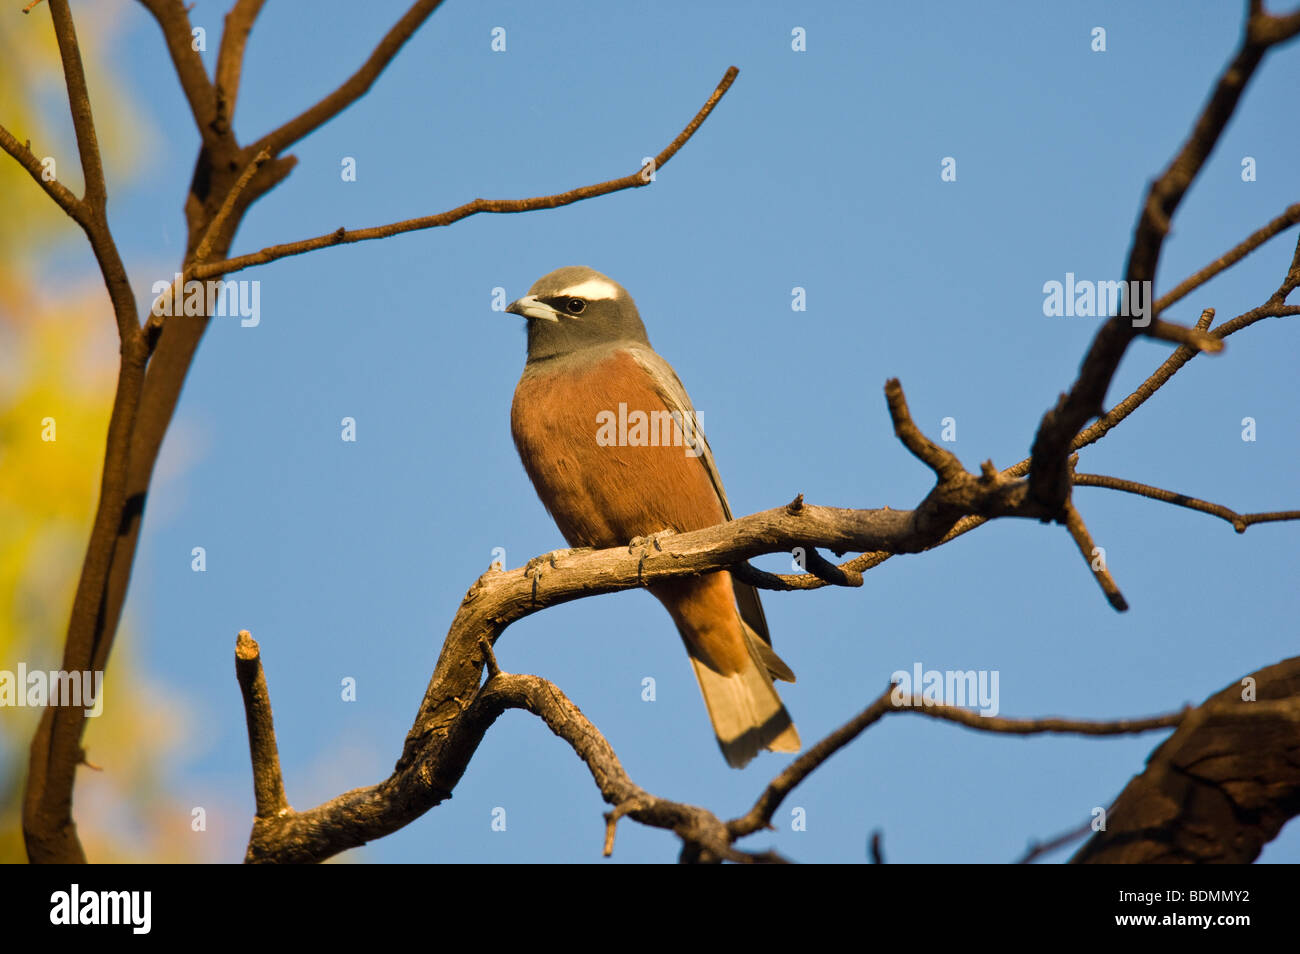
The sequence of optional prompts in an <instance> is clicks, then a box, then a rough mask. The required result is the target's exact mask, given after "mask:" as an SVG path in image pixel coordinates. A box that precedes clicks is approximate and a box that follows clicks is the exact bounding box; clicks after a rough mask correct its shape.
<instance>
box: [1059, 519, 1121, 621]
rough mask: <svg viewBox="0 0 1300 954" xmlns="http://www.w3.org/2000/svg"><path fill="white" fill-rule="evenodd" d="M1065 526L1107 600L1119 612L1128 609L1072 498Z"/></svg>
mask: <svg viewBox="0 0 1300 954" xmlns="http://www.w3.org/2000/svg"><path fill="white" fill-rule="evenodd" d="M1065 527H1066V529H1067V530H1069V531H1070V538H1071V539H1073V540H1074V545H1075V546H1077V547H1078V548H1079V553H1080V555H1081V556H1082V557H1083V562H1084V563H1086V564H1088V568H1089V569H1090V570H1092V574H1093V578H1094V579H1096V581H1097V585H1098V586H1100V587H1101V591H1102V592H1103V593H1105V594H1106V601H1107V602H1108V603H1110V605H1111V606H1113V607H1114V608H1115V609H1116V610H1117V611H1118V612H1120V613H1123V612H1124V611H1126V610H1127V609H1128V600H1126V599H1124V594H1123V593H1121V592H1120V591H1119V584H1117V583H1116V582H1115V578H1114V577H1113V576H1111V574H1110V570H1109V569H1108V568H1107V567H1106V561H1105V560H1101V559H1099V554H1098V550H1097V547H1096V546H1095V545H1094V544H1093V542H1092V534H1091V533H1089V532H1088V526H1087V524H1085V523H1084V522H1083V517H1082V515H1081V514H1080V513H1079V511H1078V509H1077V508H1076V507H1075V506H1074V503H1073V501H1070V500H1067V501H1066V502H1065Z"/></svg>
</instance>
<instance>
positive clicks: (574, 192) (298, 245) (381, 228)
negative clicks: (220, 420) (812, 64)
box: [194, 66, 739, 279]
mask: <svg viewBox="0 0 1300 954" xmlns="http://www.w3.org/2000/svg"><path fill="white" fill-rule="evenodd" d="M738 73H739V70H737V69H736V67H734V66H733V67H731V68H730V69H728V70H727V73H726V75H725V76H723V78H722V81H721V82H719V83H718V86H717V88H716V89H715V90H714V91H713V94H712V95H711V96H709V99H708V101H707V102H705V104H704V105H703V106H702V107H701V108H700V111H699V112H698V113H696V114H695V118H694V119H692V120H691V121H690V122H689V123H688V124H687V125H686V128H685V129H683V130H682V131H681V133H679V134H678V135H677V138H675V139H674V140H673V141H672V142H671V143H669V144H668V145H667V146H666V147H665V148H664V150H663V151H662V152H660V153H659V155H658V156H656V157H655V160H654V163H655V165H654V167H655V168H656V169H662V168H663V167H664V166H665V165H666V164H667V163H668V161H669V160H670V159H672V157H673V156H674V155H676V153H677V151H678V150H679V149H681V147H682V146H684V145H685V144H686V142H687V141H688V140H689V139H690V138H691V136H693V135H694V134H695V131H696V130H697V129H698V128H699V127H700V124H701V123H702V122H704V120H705V119H707V118H708V115H709V113H711V112H712V111H713V107H714V106H716V105H717V103H718V100H720V99H721V98H722V97H723V95H724V94H725V93H726V92H727V90H728V89H729V88H730V87H731V84H732V83H733V82H734V81H735V79H736V76H737V75H738ZM266 143H267V139H263V140H261V142H260V143H259V144H258V145H262V146H264V147H265V144H266ZM643 168H644V167H643ZM649 183H650V180H649V179H648V178H646V177H644V176H643V175H642V171H641V170H638V171H636V172H634V173H631V174H630V175H626V176H622V177H620V178H618V179H610V180H609V181H607V182H600V183H597V184H595V185H588V186H580V187H579V188H576V189H570V190H569V191H568V192H561V193H558V194H556V195H544V196H536V197H534V198H531V199H475V200H474V201H472V202H467V203H465V204H464V205H461V206H457V207H456V208H454V209H451V210H449V211H447V212H440V213H438V214H436V215H425V216H421V217H419V218H415V219H407V220H405V221H402V222H392V223H389V224H388V225H378V226H373V227H370V228H362V229H350V230H349V229H344V228H339V229H335V230H334V231H333V232H328V233H326V234H324V235H318V236H316V237H315V238H309V239H302V240H300V241H297V242H285V243H283V244H281V245H271V246H268V247H266V248H264V249H262V250H261V251H258V252H251V253H249V254H247V255H238V256H235V257H234V258H228V259H225V260H223V261H220V262H211V263H208V264H206V265H201V266H198V267H197V268H195V270H194V277H195V278H196V279H203V278H207V277H208V276H209V275H217V274H229V273H231V272H237V271H241V270H242V269H245V268H251V267H252V266H254V265H265V264H266V263H268V262H273V261H276V260H277V259H281V258H287V257H288V256H290V255H301V254H303V253H304V252H313V251H316V250H317V249H322V248H329V247H330V246H334V245H346V244H351V243H353V242H365V241H369V240H371V239H380V238H388V237H389V236H393V235H400V234H402V233H403V232H415V231H419V230H422V229H431V228H440V227H442V226H447V225H451V224H452V223H453V222H459V221H460V220H461V219H465V218H469V217H470V216H471V215H478V214H479V213H481V212H490V213H494V214H498V213H499V214H508V213H515V212H534V211H537V210H539V209H555V208H559V207H560V206H563V205H572V204H573V203H575V202H581V201H583V200H584V199H593V198H595V197H597V196H602V195H608V194H609V193H611V192H619V191H621V190H623V189H640V188H642V187H644V186H646V185H649Z"/></svg>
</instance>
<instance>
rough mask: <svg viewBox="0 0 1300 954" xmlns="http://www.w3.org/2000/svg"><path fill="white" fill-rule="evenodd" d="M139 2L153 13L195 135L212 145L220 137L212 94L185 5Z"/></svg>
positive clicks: (153, 0) (159, 0)
mask: <svg viewBox="0 0 1300 954" xmlns="http://www.w3.org/2000/svg"><path fill="white" fill-rule="evenodd" d="M140 3H141V5H142V6H143V7H144V8H145V9H146V10H148V11H149V12H150V13H151V14H153V18H154V20H156V21H157V23H158V27H159V28H160V29H161V30H162V34H163V40H164V41H165V42H166V44H167V52H168V54H169V55H170V56H171V60H172V66H173V67H174V68H175V70H176V77H177V79H179V80H180V83H181V90H182V91H183V92H184V93H185V99H186V101H187V102H188V103H189V104H190V113H191V115H192V116H193V117H194V125H195V126H196V127H197V128H198V131H199V137H200V138H201V139H202V140H203V144H204V145H205V146H208V147H212V146H214V145H216V142H217V140H218V139H220V135H219V133H218V130H217V128H216V125H215V122H214V121H215V119H216V118H217V104H216V94H215V92H214V91H213V87H212V83H211V81H209V79H208V71H207V70H206V69H205V68H204V66H203V60H202V59H201V58H200V57H199V54H198V51H197V50H195V49H194V42H193V34H192V32H191V31H192V30H193V27H192V26H191V25H190V14H189V8H188V7H186V6H185V4H183V3H181V0H140ZM223 47H224V42H223Z"/></svg>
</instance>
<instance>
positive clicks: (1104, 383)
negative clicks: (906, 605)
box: [1029, 11, 1295, 518]
mask: <svg viewBox="0 0 1300 954" xmlns="http://www.w3.org/2000/svg"><path fill="white" fill-rule="evenodd" d="M1294 35H1295V31H1294V30H1291V29H1290V24H1289V21H1286V20H1279V19H1276V18H1273V17H1270V16H1268V15H1267V14H1265V13H1263V12H1262V11H1253V12H1252V13H1251V14H1250V16H1249V20H1248V22H1247V26H1246V30H1245V36H1244V38H1243V40H1242V45H1241V48H1240V49H1239V50H1238V52H1237V55H1236V56H1235V57H1234V59H1233V61H1232V63H1231V64H1229V65H1228V67H1227V68H1226V69H1225V70H1224V71H1223V73H1222V74H1220V76H1219V80H1218V83H1217V84H1216V86H1215V89H1214V92H1213V93H1212V94H1211V96H1210V99H1209V102H1207V103H1206V105H1205V108H1204V109H1203V110H1202V112H1201V115H1200V118H1199V119H1198V120H1197V122H1196V124H1195V126H1194V127H1193V129H1192V132H1191V135H1190V136H1189V137H1188V139H1187V141H1186V142H1185V143H1184V144H1183V147H1182V149H1180V150H1179V152H1178V155H1177V156H1175V157H1174V160H1173V161H1172V162H1171V163H1170V165H1169V167H1168V168H1167V169H1166V170H1165V171H1164V173H1162V174H1161V175H1160V177H1159V178H1157V179H1156V180H1155V181H1154V182H1153V183H1152V184H1151V187H1150V189H1149V190H1148V192H1147V196H1146V200H1145V201H1144V202H1143V205H1142V215H1141V217H1140V218H1139V220H1138V225H1137V229H1136V231H1135V232H1134V236H1133V245H1132V248H1131V249H1130V251H1129V258H1128V265H1127V267H1126V268H1125V280H1126V281H1127V282H1128V283H1129V287H1133V283H1135V282H1136V283H1139V284H1142V283H1151V282H1153V281H1154V279H1155V273H1156V265H1157V263H1158V262H1159V259H1160V250H1161V247H1162V246H1163V244H1164V238H1165V235H1166V234H1167V233H1168V231H1169V223H1170V220H1171V219H1172V217H1173V214H1174V211H1175V210H1176V209H1177V207H1178V204H1179V203H1180V202H1181V201H1182V198H1183V196H1184V194H1185V193H1186V192H1187V189H1188V188H1189V187H1190V186H1191V184H1192V181H1193V180H1194V179H1195V178H1196V175H1197V174H1198V173H1199V172H1200V170H1201V167H1202V166H1203V165H1204V164H1205V161H1206V159H1207V158H1208V157H1209V155H1210V152H1211V151H1212V150H1213V149H1214V146H1215V144H1216V143H1217V142H1218V139H1219V136H1220V134H1221V133H1222V132H1223V129H1224V127H1225V126H1226V125H1227V124H1228V120H1229V119H1230V118H1231V117H1232V114H1233V112H1234V111H1235V109H1236V107H1237V102H1238V100H1239V99H1240V97H1241V94H1242V93H1243V92H1244V91H1245V88H1246V86H1247V84H1248V83H1249V82H1250V79H1251V77H1252V76H1253V75H1254V72H1255V69H1256V67H1258V66H1259V63H1260V61H1261V60H1262V59H1263V57H1264V54H1265V53H1266V52H1267V51H1268V50H1269V48H1270V47H1271V46H1273V45H1275V44H1277V43H1280V42H1283V41H1284V40H1287V39H1290V38H1291V37H1292V36H1294ZM1146 287H1148V288H1149V287H1152V286H1151V285H1150V284H1147V285H1146ZM1148 317H1149V318H1150V319H1152V322H1151V324H1152V325H1154V323H1155V320H1156V319H1158V318H1159V314H1158V313H1153V314H1150V315H1149V316H1148ZM1150 327H1151V325H1148V326H1147V327H1146V328H1143V327H1142V326H1140V325H1137V324H1136V323H1135V322H1134V321H1133V320H1132V319H1130V318H1125V317H1120V316H1116V317H1114V318H1111V319H1109V320H1108V321H1107V322H1106V323H1105V324H1104V325H1102V327H1101V329H1100V330H1099V331H1098V332H1097V335H1096V337H1095V338H1094V339H1093V343H1092V346H1091V347H1090V348H1089V350H1088V354H1087V355H1086V356H1085V357H1084V360H1083V365H1082V367H1081V368H1080V370H1079V376H1078V379H1077V380H1076V381H1075V383H1074V386H1073V387H1072V388H1071V389H1070V391H1069V393H1068V394H1064V395H1062V396H1061V399H1060V401H1058V402H1057V405H1056V406H1055V407H1054V408H1053V409H1052V410H1049V411H1048V412H1047V413H1046V414H1045V415H1044V416H1043V420H1042V423H1041V424H1040V425H1039V429H1038V434H1037V436H1036V437H1035V438H1034V446H1033V454H1032V463H1031V465H1030V471H1029V482H1030V493H1031V496H1032V497H1033V499H1034V500H1036V501H1038V502H1039V503H1041V504H1043V505H1044V506H1046V507H1047V508H1048V509H1050V510H1052V511H1053V513H1054V514H1056V515H1058V518H1059V516H1060V515H1062V514H1063V507H1064V504H1065V501H1066V498H1067V497H1068V495H1069V492H1070V484H1069V475H1068V465H1067V462H1066V458H1067V457H1068V452H1069V448H1070V445H1071V442H1072V441H1073V440H1074V438H1075V436H1076V435H1077V434H1078V432H1079V430H1080V429H1081V428H1082V427H1083V425H1084V424H1086V423H1087V422H1088V420H1089V419H1090V418H1093V417H1098V416H1100V415H1101V414H1102V412H1103V401H1104V400H1105V397H1106V391H1107V389H1108V388H1109V386H1110V382H1111V379H1112V378H1113V377H1114V374H1115V371H1116V369H1117V368H1118V367H1119V362H1120V359H1121V358H1122V357H1123V355H1124V352H1125V351H1126V350H1127V349H1128V346H1129V344H1130V343H1131V342H1132V341H1133V339H1134V338H1135V337H1137V336H1138V335H1139V334H1143V333H1150Z"/></svg>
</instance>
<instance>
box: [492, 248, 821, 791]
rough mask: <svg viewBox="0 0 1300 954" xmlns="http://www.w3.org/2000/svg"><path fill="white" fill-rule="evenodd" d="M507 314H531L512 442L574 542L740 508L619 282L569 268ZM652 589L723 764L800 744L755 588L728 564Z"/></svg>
mask: <svg viewBox="0 0 1300 954" xmlns="http://www.w3.org/2000/svg"><path fill="white" fill-rule="evenodd" d="M506 311H507V312H510V313H511V314H515V315H521V316H523V317H524V318H526V319H527V320H528V360H527V363H526V364H525V365H524V372H523V375H522V377H520V379H519V385H518V387H516V388H515V397H514V403H513V406H512V407H511V411H510V423H511V430H512V432H513V434H514V439H515V446H516V447H517V448H518V450H519V457H520V458H521V460H522V461H523V464H524V470H526V471H527V472H528V476H529V478H530V479H531V480H532V482H533V486H534V487H535V488H536V490H537V495H538V496H539V497H540V498H541V500H542V503H543V504H544V505H545V506H546V509H547V511H548V512H549V513H550V514H551V516H552V517H553V518H554V519H555V522H556V524H557V525H558V526H559V528H560V532H561V533H562V534H564V537H565V539H566V540H568V542H569V545H570V546H574V547H598V548H600V547H613V546H627V545H628V544H629V543H630V542H631V541H633V540H634V539H636V538H644V537H649V536H653V535H655V534H657V533H659V532H661V531H665V530H667V531H672V532H677V533H681V532H685V531H688V530H698V529H700V528H702V527H709V526H713V525H714V524H718V523H722V522H723V521H726V520H730V519H731V508H730V507H729V506H728V505H727V495H726V494H725V493H724V492H723V490H722V480H721V478H720V477H719V476H718V469H717V466H716V465H715V464H714V462H713V454H712V452H711V451H710V450H709V446H708V443H707V442H706V441H705V440H704V437H703V434H701V433H700V431H699V427H698V422H697V419H696V414H695V410H694V408H693V407H692V405H691V399H690V398H689V397H688V396H687V394H686V389H685V388H683V387H682V383H681V381H679V380H678V378H677V375H676V373H674V371H673V369H672V368H671V367H670V366H669V364H668V362H667V361H665V360H664V359H663V358H661V357H659V355H658V354H656V353H655V352H654V350H653V349H652V348H651V347H650V341H649V340H648V339H647V338H646V332H645V326H644V325H643V324H642V323H641V317H640V315H639V314H638V313H637V309H636V304H635V303H634V302H633V301H632V298H631V296H629V295H628V293H627V292H626V291H625V290H624V289H623V287H622V286H621V285H619V284H618V283H617V282H614V281H612V280H610V279H608V278H606V277H605V276H604V275H602V274H600V273H599V272H597V271H595V270H593V269H590V268H584V267H571V268H561V269H558V270H556V271H554V272H551V273H550V274H549V275H546V276H543V277H542V278H540V279H538V280H537V282H536V283H535V284H534V285H533V287H532V288H531V289H530V290H529V293H528V295H527V296H525V297H524V298H521V299H519V300H518V301H516V302H514V303H513V304H511V305H510V306H509V307H508V308H507V309H506ZM647 589H649V590H650V592H651V593H652V594H654V596H655V597H657V598H658V600H659V601H660V602H661V603H663V605H664V606H665V607H666V608H667V610H668V612H669V614H670V615H671V616H672V618H673V621H674V622H675V623H676V624H677V631H678V633H680V634H681V637H682V641H683V642H684V643H685V644H686V651H687V653H688V654H689V655H690V657H691V663H692V665H693V666H694V668H695V676H696V678H697V679H698V680H699V684H700V692H702V693H703V695H704V702H705V705H706V706H707V707H708V710H709V717H710V718H711V719H712V720H713V729H714V732H715V733H716V734H717V737H718V744H719V745H720V746H721V747H722V754H723V755H724V756H725V757H726V759H727V764H728V765H731V766H733V767H736V768H740V767H742V766H744V765H745V764H746V763H747V762H749V760H750V759H752V758H753V757H754V756H755V755H757V754H758V752H759V750H760V749H764V748H766V749H771V750H772V751H776V752H795V751H798V749H799V734H798V733H797V732H796V731H795V727H794V724H793V723H792V722H791V720H790V715H789V713H787V712H786V711H785V707H784V706H783V705H782V704H781V698H780V697H779V696H778V695H777V693H776V688H775V686H774V685H773V683H772V680H773V678H774V677H775V678H777V679H784V680H786V681H788V682H794V673H792V672H791V671H790V667H789V666H787V665H786V664H785V663H784V662H782V661H781V659H780V657H778V656H777V655H776V653H775V652H773V651H772V647H771V638H770V637H769V635H768V631H767V620H766V619H765V618H764V616H763V606H762V604H761V603H760V602H759V600H758V592H757V591H756V590H755V589H754V588H753V587H752V586H749V585H748V584H745V583H741V582H739V581H737V580H734V579H733V578H732V576H731V574H730V573H728V572H726V571H719V572H716V573H708V574H704V575H702V576H698V577H683V578H679V579H675V580H669V581H665V582H662V583H655V584H653V585H651V586H648V587H647Z"/></svg>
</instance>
